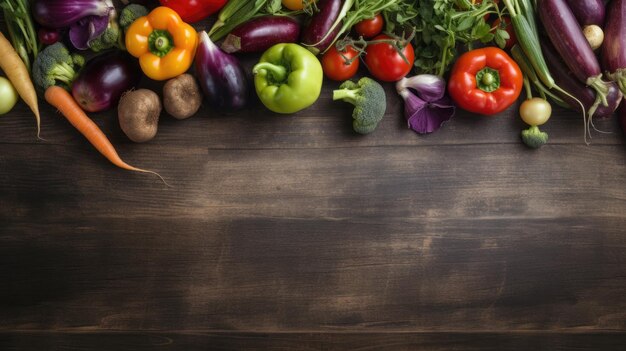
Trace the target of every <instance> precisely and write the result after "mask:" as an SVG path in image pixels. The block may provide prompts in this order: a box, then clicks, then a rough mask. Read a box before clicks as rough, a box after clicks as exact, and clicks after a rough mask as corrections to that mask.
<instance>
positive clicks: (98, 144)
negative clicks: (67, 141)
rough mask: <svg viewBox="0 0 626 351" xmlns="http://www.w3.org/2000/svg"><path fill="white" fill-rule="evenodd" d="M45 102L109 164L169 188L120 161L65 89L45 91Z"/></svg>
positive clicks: (145, 171) (104, 136) (54, 88)
mask: <svg viewBox="0 0 626 351" xmlns="http://www.w3.org/2000/svg"><path fill="white" fill-rule="evenodd" d="M44 96H45V98H46V101H47V102H48V103H49V104H50V105H52V106H54V107H56V108H57V109H58V110H59V111H60V112H61V113H62V114H63V116H65V118H66V119H67V120H68V121H69V122H70V123H71V124H72V125H73V126H74V128H76V129H78V131H79V132H81V134H83V136H85V138H87V140H89V142H90V143H91V145H93V146H94V147H95V148H96V149H97V150H98V151H100V153H101V154H102V155H103V156H104V157H106V158H107V159H108V160H109V161H111V163H113V164H114V165H116V166H117V167H119V168H122V169H126V170H129V171H135V172H144V173H152V174H155V175H156V176H158V177H159V178H161V180H162V181H163V183H165V184H166V185H168V186H169V184H167V182H166V181H165V179H163V177H161V175H160V174H158V173H156V172H153V171H148V170H145V169H141V168H136V167H133V166H131V165H129V164H127V163H126V162H124V161H122V159H121V158H120V156H119V155H118V154H117V151H115V148H114V147H113V145H112V144H111V142H110V141H109V139H108V138H107V137H106V135H104V133H103V132H102V130H101V129H100V128H98V125H96V124H95V123H94V122H93V121H92V120H91V118H89V117H88V116H87V115H86V114H85V112H84V111H83V110H82V109H81V108H80V106H78V104H77V103H76V101H75V100H74V98H73V97H72V95H70V93H68V92H67V91H66V90H65V89H63V88H61V87H58V86H51V87H49V88H48V89H46V93H45V95H44Z"/></svg>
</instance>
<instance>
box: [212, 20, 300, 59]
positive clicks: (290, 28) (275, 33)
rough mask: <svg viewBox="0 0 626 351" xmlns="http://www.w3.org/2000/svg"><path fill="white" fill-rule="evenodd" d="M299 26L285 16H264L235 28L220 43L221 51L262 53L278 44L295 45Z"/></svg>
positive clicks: (298, 34)
mask: <svg viewBox="0 0 626 351" xmlns="http://www.w3.org/2000/svg"><path fill="white" fill-rule="evenodd" d="M299 36H300V25H299V24H298V22H296V21H295V20H294V19H292V18H291V17H287V16H264V17H259V18H255V19H253V20H251V21H248V22H246V23H244V24H242V25H240V26H238V27H237V28H235V29H234V30H233V31H232V32H231V33H230V34H228V36H227V37H226V39H224V42H223V43H222V50H224V51H226V52H228V53H233V52H262V51H265V50H267V49H269V48H270V47H272V46H274V45H275V44H278V43H295V42H296V41H297V40H298V37H299Z"/></svg>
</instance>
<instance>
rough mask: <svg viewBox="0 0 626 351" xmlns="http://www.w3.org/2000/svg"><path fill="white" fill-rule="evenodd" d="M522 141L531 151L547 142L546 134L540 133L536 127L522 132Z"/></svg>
mask: <svg viewBox="0 0 626 351" xmlns="http://www.w3.org/2000/svg"><path fill="white" fill-rule="evenodd" d="M522 141H523V142H524V144H526V146H528V147H530V148H532V149H538V148H540V147H541V146H543V144H545V143H547V142H548V133H546V132H542V131H541V130H539V127H537V126H531V127H530V128H528V129H526V130H523V131H522Z"/></svg>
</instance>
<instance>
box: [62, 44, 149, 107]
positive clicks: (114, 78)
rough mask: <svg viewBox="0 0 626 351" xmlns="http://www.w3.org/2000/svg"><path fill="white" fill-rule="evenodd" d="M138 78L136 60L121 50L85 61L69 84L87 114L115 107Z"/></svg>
mask: <svg viewBox="0 0 626 351" xmlns="http://www.w3.org/2000/svg"><path fill="white" fill-rule="evenodd" d="M140 78H141V70H140V68H139V64H138V63H137V60H136V59H134V58H133V57H131V56H130V55H129V54H128V53H126V52H124V51H112V52H109V53H106V54H104V55H100V56H97V57H95V58H93V59H92V60H90V61H89V62H87V64H86V65H85V67H84V68H83V70H82V71H81V72H80V73H79V75H78V77H77V78H76V80H75V81H74V83H73V85H72V95H73V96H74V99H75V100H76V102H78V104H79V105H80V106H81V107H82V108H83V109H84V110H85V111H88V112H100V111H105V110H108V109H110V108H111V107H113V106H115V104H117V102H118V101H119V99H120V97H121V96H122V94H123V93H125V92H126V91H128V90H130V89H132V88H134V87H135V86H137V84H138V83H139V79H140Z"/></svg>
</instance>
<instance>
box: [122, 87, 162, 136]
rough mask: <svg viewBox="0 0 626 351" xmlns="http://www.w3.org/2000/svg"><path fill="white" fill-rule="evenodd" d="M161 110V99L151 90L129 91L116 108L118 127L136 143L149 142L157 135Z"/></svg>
mask: <svg viewBox="0 0 626 351" xmlns="http://www.w3.org/2000/svg"><path fill="white" fill-rule="evenodd" d="M161 110H162V107H161V99H159V96H158V95H157V94H156V93H155V92H153V91H152V90H148V89H139V90H133V91H129V92H127V93H125V94H124V95H123V96H122V98H121V99H120V102H119V104H118V106H117V115H118V119H119V122H120V127H121V128H122V131H123V132H124V133H125V134H126V136H128V138H129V139H130V140H132V141H134V142H136V143H143V142H146V141H148V140H151V139H152V138H154V136H155V135H156V133H157V128H158V125H159V116H160V115H161Z"/></svg>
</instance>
